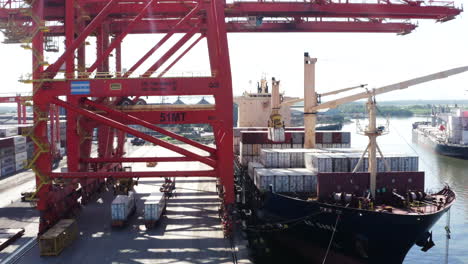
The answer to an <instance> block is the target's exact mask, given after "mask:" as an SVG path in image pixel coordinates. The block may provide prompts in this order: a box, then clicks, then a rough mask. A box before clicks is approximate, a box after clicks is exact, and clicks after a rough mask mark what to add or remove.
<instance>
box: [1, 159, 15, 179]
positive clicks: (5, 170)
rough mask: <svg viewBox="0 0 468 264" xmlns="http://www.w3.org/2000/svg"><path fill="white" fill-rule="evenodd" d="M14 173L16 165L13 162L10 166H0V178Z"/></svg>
mask: <svg viewBox="0 0 468 264" xmlns="http://www.w3.org/2000/svg"><path fill="white" fill-rule="evenodd" d="M15 172H16V165H15V163H14V162H13V163H12V164H9V165H6V166H3V165H2V166H1V176H2V177H4V176H8V175H11V174H13V173H15Z"/></svg>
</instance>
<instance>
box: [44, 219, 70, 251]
mask: <svg viewBox="0 0 468 264" xmlns="http://www.w3.org/2000/svg"><path fill="white" fill-rule="evenodd" d="M77 235H78V227H77V224H76V221H75V220H74V219H63V220H60V221H59V222H58V223H57V224H55V225H54V226H53V227H52V228H51V229H49V230H48V231H47V232H45V233H44V234H43V235H42V236H40V237H39V249H40V252H41V256H58V255H59V254H60V253H61V252H62V251H63V250H64V249H65V248H66V247H67V246H68V245H70V244H71V243H72V242H73V240H75V239H76V237H77Z"/></svg>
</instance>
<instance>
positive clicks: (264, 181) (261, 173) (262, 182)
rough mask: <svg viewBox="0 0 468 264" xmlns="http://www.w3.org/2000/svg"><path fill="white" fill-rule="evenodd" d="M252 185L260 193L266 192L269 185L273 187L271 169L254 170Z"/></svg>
mask: <svg viewBox="0 0 468 264" xmlns="http://www.w3.org/2000/svg"><path fill="white" fill-rule="evenodd" d="M254 176H255V177H254V184H255V186H257V189H258V190H260V191H268V190H269V188H270V185H272V186H274V184H275V177H274V174H272V172H271V169H265V168H263V169H260V168H258V169H256V170H254Z"/></svg>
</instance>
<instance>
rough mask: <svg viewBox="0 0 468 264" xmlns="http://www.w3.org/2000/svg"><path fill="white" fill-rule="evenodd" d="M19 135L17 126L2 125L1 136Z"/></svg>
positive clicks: (0, 128)
mask: <svg viewBox="0 0 468 264" xmlns="http://www.w3.org/2000/svg"><path fill="white" fill-rule="evenodd" d="M17 135H18V128H17V127H0V137H12V136H17Z"/></svg>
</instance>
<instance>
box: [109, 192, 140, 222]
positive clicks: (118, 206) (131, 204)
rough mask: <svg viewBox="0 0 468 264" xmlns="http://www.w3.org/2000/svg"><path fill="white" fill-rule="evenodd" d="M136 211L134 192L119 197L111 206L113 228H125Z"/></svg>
mask: <svg viewBox="0 0 468 264" xmlns="http://www.w3.org/2000/svg"><path fill="white" fill-rule="evenodd" d="M135 210H136V204H135V194H134V192H132V191H130V192H128V195H117V196H116V197H115V199H114V200H113V201H112V204H111V221H112V226H123V225H124V224H125V223H126V222H127V220H128V217H129V216H130V215H131V214H133V213H134V212H135Z"/></svg>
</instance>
